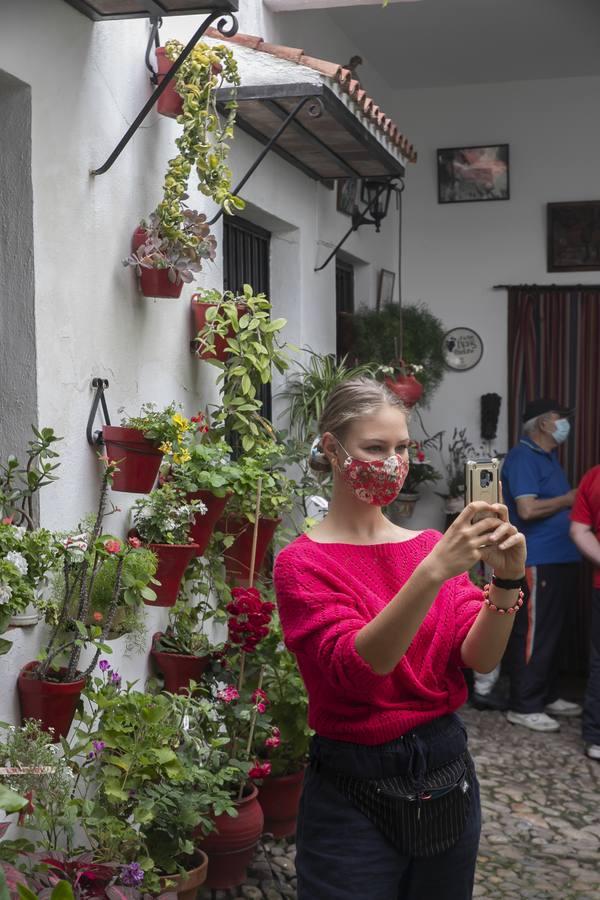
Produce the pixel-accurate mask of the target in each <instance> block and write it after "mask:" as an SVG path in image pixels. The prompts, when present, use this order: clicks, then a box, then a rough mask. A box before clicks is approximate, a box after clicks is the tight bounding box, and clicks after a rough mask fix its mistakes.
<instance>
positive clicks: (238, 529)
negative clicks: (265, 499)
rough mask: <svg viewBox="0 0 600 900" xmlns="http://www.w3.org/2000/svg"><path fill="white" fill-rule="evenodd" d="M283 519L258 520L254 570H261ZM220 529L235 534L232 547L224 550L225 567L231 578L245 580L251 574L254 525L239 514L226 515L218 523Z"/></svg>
mask: <svg viewBox="0 0 600 900" xmlns="http://www.w3.org/2000/svg"><path fill="white" fill-rule="evenodd" d="M280 522H281V519H263V518H260V519H259V520H258V537H257V541H256V561H255V565H254V571H255V572H259V571H260V570H261V568H262V566H263V563H264V561H265V556H266V554H267V550H268V549H269V544H270V543H271V541H272V540H273V535H274V534H275V531H276V530H277V526H278V525H279V524H280ZM217 527H218V529H219V531H223V532H224V533H225V534H233V535H235V540H234V542H233V544H232V545H231V547H228V548H227V550H225V552H224V560H225V569H226V571H227V574H228V575H229V577H230V578H235V579H236V580H238V581H243V580H246V579H248V578H249V576H250V560H251V556H252V534H253V531H254V525H253V523H252V522H249V521H248V519H243V518H238V517H237V516H226V517H225V518H224V519H221V520H220V521H219V524H218V526H217Z"/></svg>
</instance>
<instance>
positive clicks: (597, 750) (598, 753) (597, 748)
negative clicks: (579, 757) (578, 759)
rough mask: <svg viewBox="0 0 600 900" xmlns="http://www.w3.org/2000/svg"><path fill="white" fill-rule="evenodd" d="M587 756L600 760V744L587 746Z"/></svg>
mask: <svg viewBox="0 0 600 900" xmlns="http://www.w3.org/2000/svg"><path fill="white" fill-rule="evenodd" d="M585 755H586V756H589V758H590V759H597V760H600V744H586V745H585Z"/></svg>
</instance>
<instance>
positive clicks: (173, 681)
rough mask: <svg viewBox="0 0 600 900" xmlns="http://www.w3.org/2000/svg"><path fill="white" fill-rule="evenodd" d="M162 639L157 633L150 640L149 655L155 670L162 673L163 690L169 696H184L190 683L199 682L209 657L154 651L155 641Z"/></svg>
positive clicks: (160, 633) (160, 634) (159, 633)
mask: <svg viewBox="0 0 600 900" xmlns="http://www.w3.org/2000/svg"><path fill="white" fill-rule="evenodd" d="M161 637H162V632H160V631H159V632H157V633H156V634H155V635H154V637H153V638H152V650H151V651H150V655H151V656H152V659H153V660H154V662H155V664H156V667H157V669H158V670H159V671H160V672H162V674H163V677H164V680H165V690H166V691H168V692H169V693H170V694H185V693H187V692H188V690H189V684H190V681H196V682H197V681H200V679H201V678H202V675H203V673H204V670H205V669H206V667H207V666H208V664H209V663H210V660H211V657H210V656H187V655H185V654H184V653H164V652H163V651H162V650H155V649H154V647H155V644H156V641H157V640H159V639H160V638H161Z"/></svg>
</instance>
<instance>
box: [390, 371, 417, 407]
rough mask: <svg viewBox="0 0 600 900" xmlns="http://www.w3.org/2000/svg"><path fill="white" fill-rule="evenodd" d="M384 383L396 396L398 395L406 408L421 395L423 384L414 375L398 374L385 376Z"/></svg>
mask: <svg viewBox="0 0 600 900" xmlns="http://www.w3.org/2000/svg"><path fill="white" fill-rule="evenodd" d="M385 383H386V385H387V386H388V387H389V389H390V390H391V391H393V392H394V394H396V396H397V397H400V399H401V400H402V402H403V403H404V405H405V406H406V407H408V409H410V408H411V407H413V406H414V405H415V404H416V403H418V402H419V400H420V399H421V397H422V396H423V385H422V384H421V382H420V381H417V379H416V378H415V376H414V375H398V376H397V377H396V378H386V379H385Z"/></svg>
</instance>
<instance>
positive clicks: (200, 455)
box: [164, 431, 241, 497]
mask: <svg viewBox="0 0 600 900" xmlns="http://www.w3.org/2000/svg"><path fill="white" fill-rule="evenodd" d="M184 449H185V451H187V452H186V453H184V454H180V458H181V457H183V458H184V459H185V462H179V463H173V465H171V466H168V463H167V465H165V467H164V472H165V477H167V478H170V479H172V480H173V483H174V484H175V485H176V486H177V487H178V488H181V490H183V491H185V492H186V493H189V494H193V493H196V491H210V492H211V494H215V496H217V497H224V496H225V495H226V494H227V493H228V492H229V491H231V490H233V488H234V486H235V484H236V483H237V482H238V481H239V479H240V475H241V473H240V467H239V465H238V464H237V463H236V462H235V461H233V460H232V458H231V453H232V451H231V447H230V446H229V444H228V443H227V441H225V440H224V439H223V437H221V436H219V435H218V434H217V433H216V432H215V431H212V432H204V433H203V434H202V436H201V439H200V440H197V439H195V438H191V439H190V440H189V441H187V442H186V443H185V448H184Z"/></svg>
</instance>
